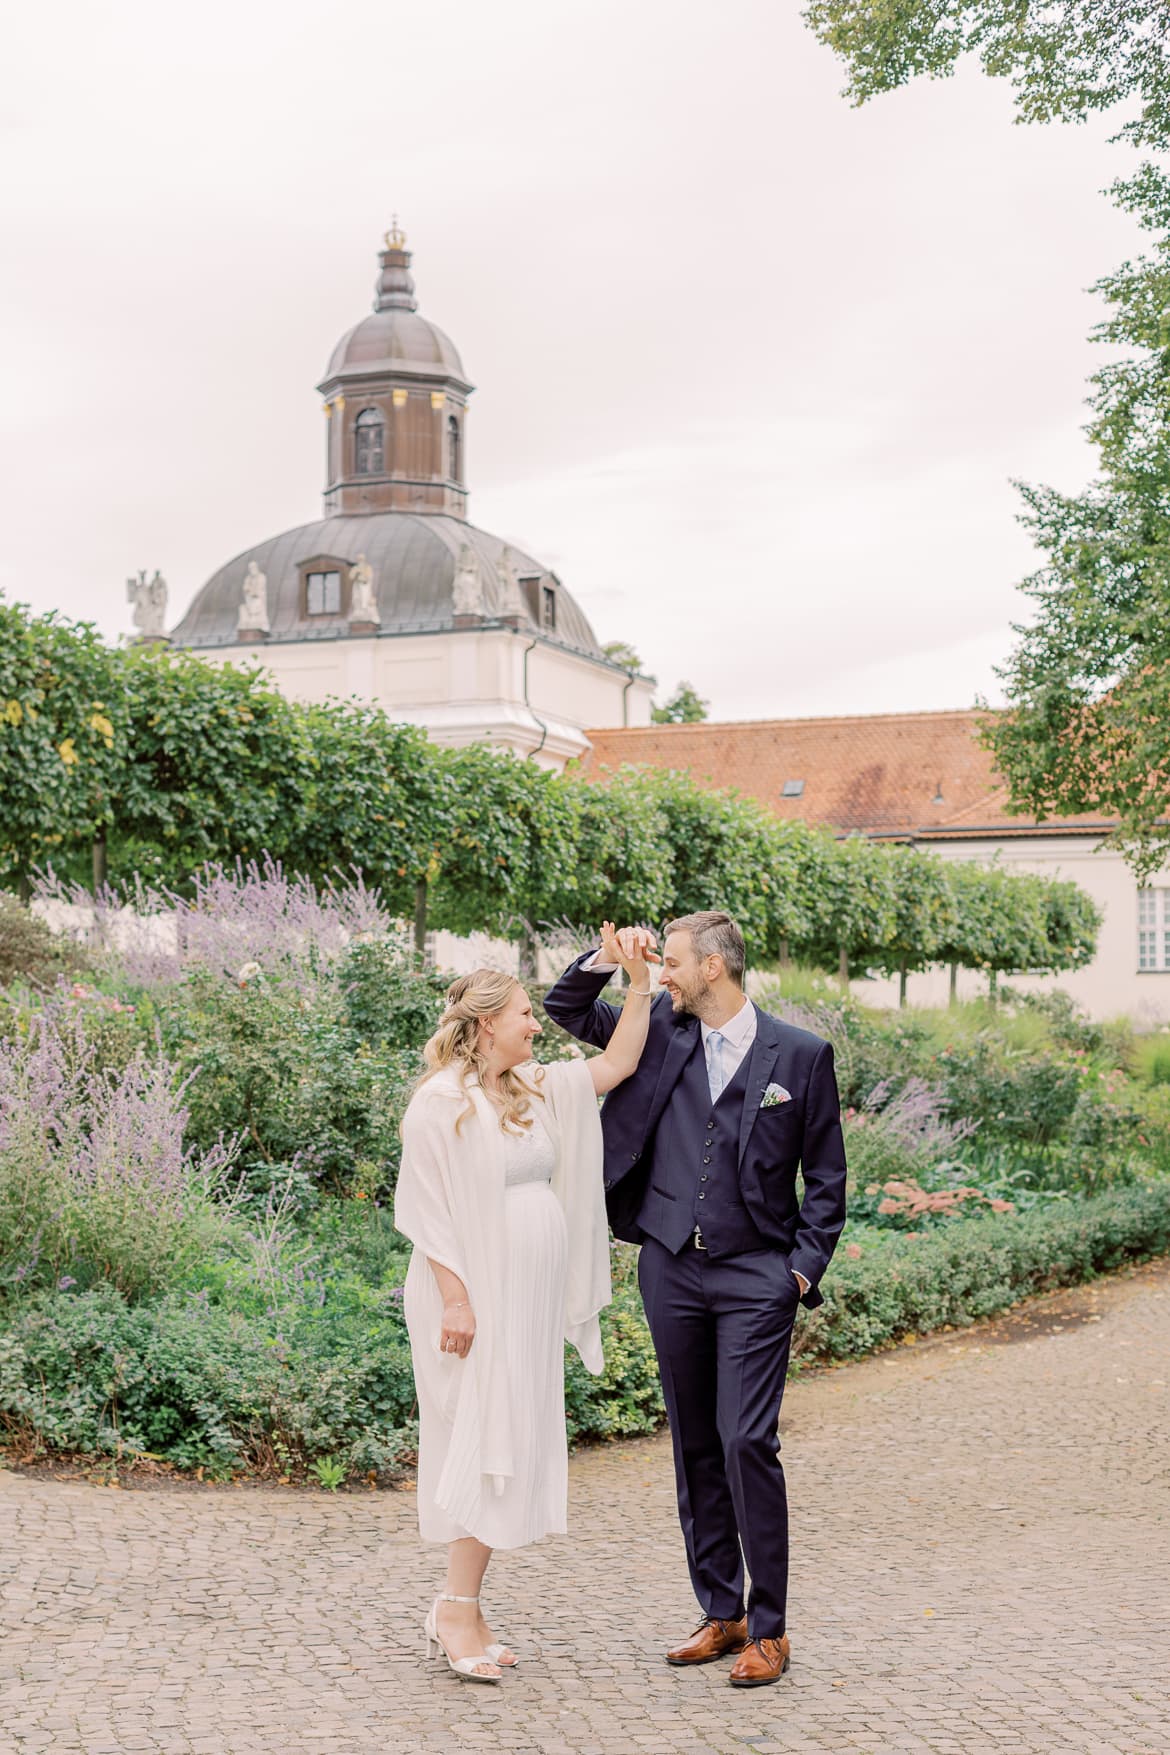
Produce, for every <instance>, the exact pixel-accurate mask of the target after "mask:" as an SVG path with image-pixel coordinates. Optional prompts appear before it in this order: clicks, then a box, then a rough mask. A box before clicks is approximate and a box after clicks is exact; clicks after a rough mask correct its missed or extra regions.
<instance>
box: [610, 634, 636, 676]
mask: <svg viewBox="0 0 1170 1755" xmlns="http://www.w3.org/2000/svg"><path fill="white" fill-rule="evenodd" d="M601 650H602V651H603V652H604V653H605V656H606V657H607V658H608V659H609V661H610V663H611V664H620V665H622V666H623V668H624V669H626V670H636V671H638V672H639V673H640V672H641V669H642V660H641V659H640V658H639V656H638V654H637V653H636V652H635V651H634V648H633V647H632V646H631V645H630V643H629V641H628V640H607V641H606V643H605V645H604V646H603V647H602V648H601Z"/></svg>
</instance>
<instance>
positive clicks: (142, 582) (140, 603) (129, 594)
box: [126, 568, 167, 640]
mask: <svg viewBox="0 0 1170 1755" xmlns="http://www.w3.org/2000/svg"><path fill="white" fill-rule="evenodd" d="M126 601H127V603H132V604H133V605H134V616H133V621H134V626H135V627H136V628H137V629H138V631H139V634H140V636H141V638H142V639H144V640H157V639H159V638H164V639H165V637H166V619H167V582H166V580H165V579H164V578H163V576H162V574H161V573H160V572H159V571H158V569H157V568H156V569H155V574H154V578H153V579H150V580H148V579H147V577H146V570H145V568H143V570H142V571H141V572H140V573H139V575H138V577H137V579H127V581H126Z"/></svg>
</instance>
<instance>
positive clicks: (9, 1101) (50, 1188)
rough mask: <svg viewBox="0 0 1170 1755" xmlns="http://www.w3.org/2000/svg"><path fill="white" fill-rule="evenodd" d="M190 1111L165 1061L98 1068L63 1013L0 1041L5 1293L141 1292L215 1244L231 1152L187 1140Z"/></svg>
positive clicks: (1, 1283)
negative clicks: (105, 1286)
mask: <svg viewBox="0 0 1170 1755" xmlns="http://www.w3.org/2000/svg"><path fill="white" fill-rule="evenodd" d="M184 1121H185V1113H184V1110H183V1106H182V1098H181V1094H180V1091H179V1090H178V1089H177V1088H176V1081H175V1077H174V1073H173V1071H172V1069H171V1068H170V1067H169V1066H168V1065H167V1063H166V1061H165V1060H163V1059H161V1058H157V1057H155V1058H148V1057H147V1056H145V1055H144V1054H142V1053H141V1052H140V1053H139V1054H138V1055H137V1056H136V1057H135V1059H134V1060H133V1061H132V1062H131V1063H130V1064H129V1065H128V1066H127V1067H125V1068H123V1069H122V1070H121V1071H120V1072H117V1073H114V1072H105V1073H103V1072H101V1071H99V1070H97V1068H96V1067H95V1064H94V1052H93V1046H92V1044H91V1043H89V1042H88V1041H87V1040H86V1037H85V1035H84V1032H83V1031H82V1030H80V1029H79V1028H78V1027H77V1024H76V1021H75V1020H73V1019H71V1018H70V1017H69V1016H65V1017H64V1018H61V1017H58V1016H54V1015H53V1014H51V1013H46V1014H44V1015H42V1016H40V1017H38V1018H36V1019H34V1020H33V1021H32V1023H31V1025H30V1027H29V1028H28V1030H27V1031H26V1032H25V1033H24V1034H23V1035H19V1036H16V1037H14V1038H12V1039H9V1040H0V1293H3V1292H7V1293H8V1294H9V1295H15V1294H16V1293H18V1292H19V1293H22V1294H23V1293H25V1292H27V1291H28V1290H29V1288H31V1287H35V1286H57V1285H58V1284H60V1285H61V1286H62V1287H64V1286H77V1285H81V1286H88V1285H92V1284H95V1283H97V1282H99V1281H109V1282H111V1283H112V1284H113V1285H114V1286H115V1287H117V1288H118V1289H119V1290H120V1291H121V1292H123V1293H125V1294H126V1296H127V1297H130V1298H143V1297H147V1296H149V1295H151V1294H153V1293H155V1292H158V1291H159V1290H161V1289H162V1288H163V1287H164V1286H166V1285H168V1284H171V1283H173V1282H174V1280H175V1279H176V1278H177V1277H181V1276H182V1275H183V1274H184V1273H185V1272H186V1271H188V1270H189V1268H190V1266H191V1264H192V1263H195V1262H198V1261H199V1260H200V1259H202V1258H204V1257H205V1256H207V1255H209V1254H211V1253H212V1252H214V1250H215V1249H216V1248H217V1247H218V1246H219V1245H220V1243H221V1242H222V1240H223V1238H224V1236H225V1235H226V1232H227V1230H228V1228H229V1220H228V1217H227V1214H226V1212H225V1211H224V1209H223V1207H222V1206H220V1205H218V1204H217V1201H216V1198H215V1197H216V1196H217V1194H218V1193H219V1192H220V1191H221V1190H222V1189H223V1187H224V1183H225V1179H226V1178H227V1176H228V1173H229V1170H230V1163H231V1153H230V1149H229V1148H225V1147H224V1146H223V1145H222V1144H221V1143H219V1142H216V1143H215V1144H213V1145H212V1147H211V1148H210V1149H209V1150H208V1151H206V1152H201V1151H199V1150H198V1149H196V1148H192V1147H190V1146H187V1145H185V1144H184V1141H183V1125H184Z"/></svg>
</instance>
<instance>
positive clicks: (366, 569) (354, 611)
mask: <svg viewBox="0 0 1170 1755" xmlns="http://www.w3.org/2000/svg"><path fill="white" fill-rule="evenodd" d="M349 619H350V621H351V622H380V621H381V619H382V618H381V616H380V615H379V613H378V605H377V604H376V603H375V602H374V569H373V567H371V565H370V563H369V561H367V559H366V557H365V555H359V556H358V558H357V560H356V561H355V562H354V564H353V566H352V567H351V568H350V569H349Z"/></svg>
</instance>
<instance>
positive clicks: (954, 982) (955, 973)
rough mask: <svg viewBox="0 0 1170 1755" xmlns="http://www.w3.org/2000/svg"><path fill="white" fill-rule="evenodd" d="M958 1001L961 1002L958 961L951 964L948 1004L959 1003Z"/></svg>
mask: <svg viewBox="0 0 1170 1755" xmlns="http://www.w3.org/2000/svg"><path fill="white" fill-rule="evenodd" d="M958 1003H959V965H958V964H957V963H952V964H951V991H950V993H949V995H948V997H947V1004H948V1005H958Z"/></svg>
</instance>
